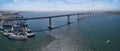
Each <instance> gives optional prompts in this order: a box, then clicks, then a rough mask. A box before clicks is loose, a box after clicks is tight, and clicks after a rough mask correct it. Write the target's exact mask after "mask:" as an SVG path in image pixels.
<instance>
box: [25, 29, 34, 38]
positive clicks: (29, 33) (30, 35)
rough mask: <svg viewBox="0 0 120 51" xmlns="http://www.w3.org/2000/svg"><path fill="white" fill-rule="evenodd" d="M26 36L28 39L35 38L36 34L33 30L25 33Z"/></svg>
mask: <svg viewBox="0 0 120 51" xmlns="http://www.w3.org/2000/svg"><path fill="white" fill-rule="evenodd" d="M25 34H26V35H27V36H28V38H30V37H34V36H35V33H33V32H32V31H31V30H27V31H25Z"/></svg>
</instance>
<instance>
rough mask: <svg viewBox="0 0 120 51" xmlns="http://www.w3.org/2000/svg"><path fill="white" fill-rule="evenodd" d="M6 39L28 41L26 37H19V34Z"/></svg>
mask: <svg viewBox="0 0 120 51" xmlns="http://www.w3.org/2000/svg"><path fill="white" fill-rule="evenodd" d="M8 38H9V39H11V40H27V39H28V37H27V36H26V35H19V34H10V35H9V36H8Z"/></svg>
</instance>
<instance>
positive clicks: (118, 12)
mask: <svg viewBox="0 0 120 51" xmlns="http://www.w3.org/2000/svg"><path fill="white" fill-rule="evenodd" d="M106 13H110V14H118V15H120V11H116V12H112V11H111V12H106Z"/></svg>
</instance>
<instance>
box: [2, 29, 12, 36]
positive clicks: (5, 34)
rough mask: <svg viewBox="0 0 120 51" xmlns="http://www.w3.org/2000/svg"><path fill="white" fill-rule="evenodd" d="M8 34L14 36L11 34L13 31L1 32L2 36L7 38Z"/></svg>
mask: <svg viewBox="0 0 120 51" xmlns="http://www.w3.org/2000/svg"><path fill="white" fill-rule="evenodd" d="M9 34H14V33H13V31H10V30H5V31H4V32H3V35H4V36H9Z"/></svg>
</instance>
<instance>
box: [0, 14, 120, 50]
mask: <svg viewBox="0 0 120 51" xmlns="http://www.w3.org/2000/svg"><path fill="white" fill-rule="evenodd" d="M42 13H43V12H23V13H20V14H21V15H23V16H24V19H26V18H32V17H33V18H35V17H37V16H40V15H43V14H42ZM46 13H47V12H46ZM51 13H52V14H51ZM55 13H56V12H49V14H47V16H51V15H53V16H54V15H64V14H66V15H68V14H71V12H66V13H65V12H64V14H63V13H61V12H58V13H57V14H55ZM33 15H37V16H33ZM30 16H31V17H30ZM84 16H86V17H85V18H83V17H84ZM84 16H83V15H79V18H82V19H80V20H79V21H78V15H76V16H70V22H71V24H68V23H67V20H68V17H67V16H65V17H57V18H52V19H51V22H52V24H51V25H52V29H49V28H48V25H49V19H35V20H26V21H25V24H28V27H27V28H29V29H31V30H32V31H33V32H35V33H36V34H35V37H31V38H28V39H27V41H21V40H17V41H16V40H10V39H8V38H7V37H6V36H3V34H0V37H1V38H0V41H1V42H0V47H1V49H0V50H1V51H8V50H9V51H113V50H116V51H119V45H118V44H119V42H120V40H119V39H118V38H119V33H120V32H119V29H120V27H119V26H120V24H119V19H120V17H119V15H116V14H107V13H104V14H103V13H102V14H100V13H99V14H98V13H97V14H94V15H93V14H92V15H91V16H90V14H89V16H88V14H86V15H84ZM40 17H46V14H44V15H43V16H40ZM24 19H23V20H24ZM19 21H20V20H18V22H19ZM14 25H15V24H14ZM10 29H11V28H10Z"/></svg>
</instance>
